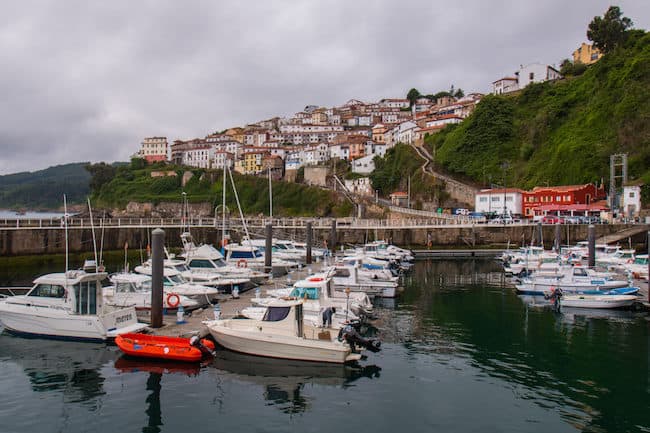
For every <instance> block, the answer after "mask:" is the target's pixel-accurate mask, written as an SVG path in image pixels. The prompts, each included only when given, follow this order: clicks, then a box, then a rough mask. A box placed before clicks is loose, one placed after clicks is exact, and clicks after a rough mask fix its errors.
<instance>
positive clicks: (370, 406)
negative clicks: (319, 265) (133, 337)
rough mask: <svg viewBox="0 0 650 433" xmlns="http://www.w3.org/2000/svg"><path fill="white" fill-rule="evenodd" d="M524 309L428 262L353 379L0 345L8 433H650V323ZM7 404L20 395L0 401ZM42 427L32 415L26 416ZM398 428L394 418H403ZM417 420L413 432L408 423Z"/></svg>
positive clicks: (384, 315)
mask: <svg viewBox="0 0 650 433" xmlns="http://www.w3.org/2000/svg"><path fill="white" fill-rule="evenodd" d="M546 305H547V302H546V301H544V300H543V299H541V298H526V297H518V296H517V295H516V294H515V292H514V289H513V288H512V287H510V286H509V285H508V284H507V281H506V280H505V279H504V278H503V275H502V273H501V272H500V270H499V267H498V264H497V263H495V262H492V261H487V260H449V261H431V262H419V263H417V264H416V265H415V267H414V270H413V272H412V273H411V274H410V275H408V276H407V277H406V278H405V290H404V292H403V293H402V294H401V296H400V297H399V298H398V299H397V300H396V301H395V302H394V303H390V304H389V305H386V306H380V305H378V306H377V307H376V309H375V312H376V314H377V316H378V320H377V321H376V322H375V323H374V326H375V327H376V330H375V332H377V333H378V335H379V337H380V338H381V339H382V340H383V344H382V347H383V350H382V352H380V353H377V354H369V356H368V359H366V360H364V361H362V362H360V363H359V364H357V365H350V366H342V365H332V364H317V363H308V362H300V361H287V360H276V359H267V358H261V357H255V356H249V355H242V354H237V353H234V352H229V351H225V350H222V351H219V352H218V355H217V357H216V358H215V359H214V360H210V361H208V362H205V363H204V364H203V365H201V364H185V363H174V362H172V363H170V362H155V361H144V360H138V359H133V358H126V357H122V356H120V354H119V352H118V351H117V349H116V348H115V347H107V346H105V345H96V344H82V343H69V342H54V341H47V340H25V339H21V338H15V337H11V336H6V335H1V336H0V373H1V374H0V389H1V390H2V391H3V392H0V425H1V426H2V431H12V432H14V431H15V432H33V431H89V430H92V431H93V432H114V431H121V430H123V431H135V430H141V431H143V432H161V431H182V430H183V429H187V428H188V426H191V427H192V428H193V429H194V430H197V431H213V430H227V431H229V432H235V431H242V432H249V431H261V430H264V431H269V432H285V431H287V430H291V431H320V430H321V429H328V430H343V431H354V430H359V431H373V432H378V433H383V432H393V431H395V430H399V429H403V428H404V421H403V420H404V419H407V420H409V424H408V425H409V428H410V429H411V430H413V431H427V432H428V431H452V432H463V431H512V432H522V431H531V432H547V431H554V432H556V431H576V430H579V431H590V432H610V431H650V385H649V383H650V343H649V338H650V337H649V334H650V333H649V326H648V324H649V323H650V322H649V321H648V316H647V315H646V314H640V313H633V312H621V311H614V312H610V311H601V310H580V309H563V310H562V311H561V312H560V313H555V312H554V311H551V310H550V309H549V308H547V306H546ZM5 390H11V392H5ZM26 407H28V408H30V413H38V414H39V416H24V414H25V408H26ZM395 414H399V416H395ZM411 421H412V422H411Z"/></svg>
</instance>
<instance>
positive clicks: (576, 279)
mask: <svg viewBox="0 0 650 433" xmlns="http://www.w3.org/2000/svg"><path fill="white" fill-rule="evenodd" d="M567 269H568V273H565V274H563V275H562V276H561V277H558V278H547V277H533V278H524V279H523V280H522V282H521V284H517V285H516V288H517V292H519V293H520V294H527V295H543V294H545V293H549V292H550V291H551V290H555V289H561V290H562V291H563V292H566V293H581V292H584V291H591V290H600V291H606V290H611V289H618V288H622V287H629V286H630V282H629V281H626V280H614V279H612V278H611V276H610V275H609V274H607V273H595V272H594V271H593V270H592V269H588V268H585V267H582V266H577V267H571V268H567Z"/></svg>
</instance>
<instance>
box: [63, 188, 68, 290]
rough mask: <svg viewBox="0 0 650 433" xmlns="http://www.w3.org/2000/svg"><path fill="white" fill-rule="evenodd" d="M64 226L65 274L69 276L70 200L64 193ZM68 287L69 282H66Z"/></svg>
mask: <svg viewBox="0 0 650 433" xmlns="http://www.w3.org/2000/svg"><path fill="white" fill-rule="evenodd" d="M63 227H64V228H65V276H66V279H67V278H68V202H67V199H66V197H65V194H63ZM66 287H67V283H66Z"/></svg>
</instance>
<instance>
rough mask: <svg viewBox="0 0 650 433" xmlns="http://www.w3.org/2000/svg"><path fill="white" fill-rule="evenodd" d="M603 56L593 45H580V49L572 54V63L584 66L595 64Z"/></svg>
mask: <svg viewBox="0 0 650 433" xmlns="http://www.w3.org/2000/svg"><path fill="white" fill-rule="evenodd" d="M601 57H603V54H602V53H601V52H600V50H599V49H598V48H596V47H594V46H593V45H589V44H586V43H584V42H583V43H582V45H580V47H579V48H578V49H577V50H575V51H574V52H573V63H578V62H580V63H584V64H585V65H591V64H592V63H596V62H597V61H598V60H599V59H600V58H601Z"/></svg>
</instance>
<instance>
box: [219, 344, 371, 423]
mask: <svg viewBox="0 0 650 433" xmlns="http://www.w3.org/2000/svg"><path fill="white" fill-rule="evenodd" d="M212 367H214V370H213V372H214V373H215V374H217V375H219V376H220V377H222V378H223V377H227V376H229V375H233V376H235V377H236V378H237V380H242V381H245V382H248V383H252V384H255V385H258V386H260V387H261V388H262V395H263V396H264V400H265V401H267V402H268V404H270V405H274V406H277V407H278V408H279V409H280V410H281V411H282V412H284V413H287V414H294V413H300V412H305V411H307V410H308V409H309V408H310V406H311V399H310V398H309V397H305V396H304V395H303V393H302V390H303V388H304V387H305V385H318V386H327V387H341V388H345V387H349V386H351V384H352V383H353V382H354V381H356V380H358V379H360V378H362V377H365V378H369V379H372V378H379V377H380V371H381V368H379V367H377V366H375V365H359V364H352V365H339V364H328V363H318V362H305V361H295V360H285V359H272V358H263V357H259V356H251V355H246V354H241V353H235V352H231V351H227V350H219V351H218V352H217V354H216V356H215V358H214V360H213V363H212Z"/></svg>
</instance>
